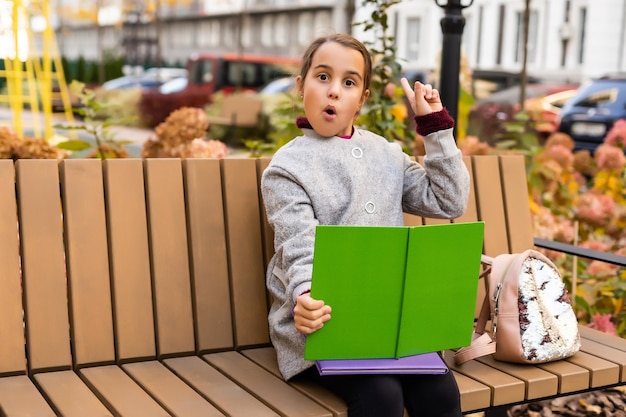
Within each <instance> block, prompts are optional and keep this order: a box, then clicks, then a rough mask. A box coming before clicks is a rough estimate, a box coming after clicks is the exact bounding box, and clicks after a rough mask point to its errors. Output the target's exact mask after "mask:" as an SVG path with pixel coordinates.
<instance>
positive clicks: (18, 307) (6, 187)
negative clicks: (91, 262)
mask: <svg viewBox="0 0 626 417" xmlns="http://www.w3.org/2000/svg"><path fill="white" fill-rule="evenodd" d="M0 335H2V342H1V343H0V375H2V374H4V373H7V374H10V373H18V372H20V373H24V372H25V370H26V365H25V364H26V361H25V357H24V343H25V340H24V324H23V315H22V287H21V276H20V252H19V240H18V227H17V202H16V199H15V170H14V165H13V161H11V160H0Z"/></svg>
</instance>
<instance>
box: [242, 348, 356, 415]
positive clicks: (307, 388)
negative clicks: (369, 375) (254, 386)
mask: <svg viewBox="0 0 626 417" xmlns="http://www.w3.org/2000/svg"><path fill="white" fill-rule="evenodd" d="M241 353H242V354H243V355H244V356H245V357H247V358H248V359H250V360H251V361H253V362H254V363H256V364H257V365H259V366H261V367H262V368H263V369H265V370H266V371H268V372H270V373H271V374H272V375H275V376H276V377H278V378H282V376H281V374H280V371H279V370H278V361H277V360H276V351H275V350H274V348H272V347H262V348H256V349H246V350H244V351H242V352H241ZM289 385H291V386H292V387H294V388H295V389H297V390H298V391H300V392H301V393H303V394H304V395H306V396H307V397H309V398H311V399H312V400H314V401H316V402H317V403H319V404H321V405H322V406H323V407H324V408H327V409H328V410H330V411H331V412H332V413H333V416H335V417H347V416H348V407H347V405H346V403H345V402H344V401H343V399H342V398H341V397H339V396H337V395H335V394H334V393H332V392H330V391H328V390H327V389H325V388H322V387H321V386H319V385H317V384H313V383H309V382H307V381H291V382H289Z"/></svg>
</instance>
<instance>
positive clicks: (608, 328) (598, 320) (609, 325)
mask: <svg viewBox="0 0 626 417" xmlns="http://www.w3.org/2000/svg"><path fill="white" fill-rule="evenodd" d="M589 327H591V328H592V329H596V330H600V331H601V332H604V333H609V334H612V335H617V331H616V328H615V324H613V322H612V321H611V315H610V314H601V313H595V314H594V315H593V316H591V323H589Z"/></svg>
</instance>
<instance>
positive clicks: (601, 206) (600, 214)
mask: <svg viewBox="0 0 626 417" xmlns="http://www.w3.org/2000/svg"><path fill="white" fill-rule="evenodd" d="M576 209H577V211H578V216H577V217H578V219H580V220H582V221H585V222H589V223H590V224H592V225H597V226H600V225H603V224H605V223H607V222H608V221H610V220H611V219H612V218H613V216H614V215H615V201H613V199H612V198H611V197H609V196H606V195H604V194H600V193H598V192H596V191H594V190H591V191H587V192H585V193H584V194H582V195H581V196H580V199H579V200H578V206H577V207H576Z"/></svg>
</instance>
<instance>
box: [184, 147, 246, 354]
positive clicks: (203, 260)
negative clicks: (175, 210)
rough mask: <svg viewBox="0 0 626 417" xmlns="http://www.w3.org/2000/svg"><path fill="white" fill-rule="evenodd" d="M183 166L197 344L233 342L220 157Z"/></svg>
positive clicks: (227, 344) (199, 348) (213, 345)
mask: <svg viewBox="0 0 626 417" xmlns="http://www.w3.org/2000/svg"><path fill="white" fill-rule="evenodd" d="M183 170H184V182H185V198H186V203H187V230H188V232H189V245H190V249H191V252H190V254H191V276H192V284H193V299H194V306H195V311H194V313H195V323H196V350H197V351H199V352H205V351H208V350H212V349H224V348H229V347H232V346H233V344H234V342H233V331H232V317H231V304H230V286H229V283H228V262H227V259H228V254H227V252H226V236H225V233H226V232H225V227H224V208H223V200H222V181H221V176H220V164H219V161H218V160H216V159H213V160H209V159H187V160H185V161H184V162H183Z"/></svg>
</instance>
